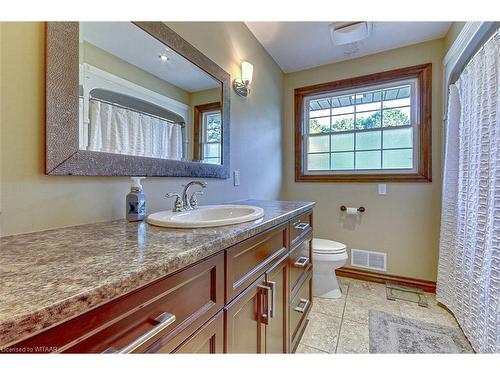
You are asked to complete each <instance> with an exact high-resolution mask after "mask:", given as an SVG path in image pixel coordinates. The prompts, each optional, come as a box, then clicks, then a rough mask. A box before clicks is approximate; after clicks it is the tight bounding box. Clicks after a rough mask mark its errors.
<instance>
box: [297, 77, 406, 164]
mask: <svg viewBox="0 0 500 375" xmlns="http://www.w3.org/2000/svg"><path fill="white" fill-rule="evenodd" d="M411 102H412V98H411V86H410V85H403V86H397V87H391V88H386V89H380V90H372V91H365V92H359V93H353V94H350V95H341V96H333V97H330V98H323V99H314V100H311V101H310V102H309V103H310V104H309V114H311V115H310V116H309V117H308V118H310V120H309V121H310V123H309V129H308V132H307V133H308V134H311V136H308V138H309V139H308V148H307V149H308V154H307V155H308V156H307V158H306V163H307V169H308V170H310V171H318V170H333V171H335V170H339V171H341V170H377V169H379V170H384V169H411V168H413V135H414V134H413V126H412V124H413V121H412V120H413V119H412V111H411V105H412V103H411ZM313 103H314V106H313ZM318 103H320V104H318ZM320 111H321V115H322V118H321V120H320V118H318V117H316V118H314V117H315V116H314V112H315V113H319V112H320ZM328 111H329V112H330V116H328V117H327V116H325V114H326V115H327V114H328ZM314 120H316V121H314ZM318 120H320V121H318ZM328 120H329V121H328ZM313 121H314V123H313ZM328 125H329V126H328ZM385 131H387V132H388V133H392V134H391V136H392V138H391V136H389V134H387V136H386V134H385ZM394 131H397V133H396V132H394ZM337 133H338V135H336V134H337ZM313 134H317V135H321V138H323V139H322V140H321V141H320V140H319V139H317V140H313V139H312V138H313ZM408 135H410V138H411V139H410V138H408ZM314 138H316V137H314ZM384 141H385V143H386V144H387V147H384ZM410 141H411V143H410V144H408V143H409V142H410ZM327 142H328V143H327ZM319 144H321V147H318V145H319ZM327 146H328V148H329V150H328V148H327ZM328 151H329V152H328ZM388 151H390V152H388ZM384 157H385V158H389V159H388V160H384ZM397 158H400V159H401V160H398V159H397ZM327 166H328V169H326V168H327Z"/></svg>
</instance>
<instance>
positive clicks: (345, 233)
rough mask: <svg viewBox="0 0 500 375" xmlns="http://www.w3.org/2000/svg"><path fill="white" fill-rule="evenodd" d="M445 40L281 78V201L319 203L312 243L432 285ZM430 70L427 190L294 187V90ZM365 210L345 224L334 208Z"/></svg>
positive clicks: (420, 186)
mask: <svg viewBox="0 0 500 375" xmlns="http://www.w3.org/2000/svg"><path fill="white" fill-rule="evenodd" d="M442 57H443V40H442V39H440V40H434V41H430V42H426V43H421V44H416V45H413V46H409V47H404V48H400V49H395V50H391V51H387V52H382V53H379V54H376V55H371V56H367V57H362V58H358V59H354V60H349V61H344V62H339V63H335V64H330V65H325V66H321V67H317V68H313V69H308V70H304V71H300V72H296V73H290V74H286V75H285V81H284V181H283V190H282V196H283V198H284V199H296V200H311V201H316V202H317V205H316V208H315V210H314V213H315V236H317V237H322V238H329V239H333V240H337V241H340V242H343V243H345V244H346V245H347V247H348V248H349V249H350V248H357V249H365V250H374V251H381V252H386V253H387V254H388V260H387V262H388V264H387V266H388V268H387V273H389V274H395V275H403V276H407V277H415V278H421V279H427V280H435V279H436V271H437V258H438V239H439V217H440V185H441V177H440V165H441V161H440V155H441V152H440V150H441V118H442V116H441V91H442V88H441V85H442V82H441V80H442V77H441V76H442V74H441V64H442V62H441V61H442ZM428 62H431V63H432V64H433V66H432V68H433V69H432V71H433V73H432V79H433V82H432V84H433V87H432V118H433V120H432V126H433V130H432V138H433V139H432V154H433V163H432V164H433V165H432V166H433V182H432V183H390V184H387V195H386V196H380V195H378V193H377V184H374V183H304V182H301V183H296V182H295V181H294V159H293V155H294V153H293V150H294V123H293V122H294V113H293V111H294V107H293V104H294V97H293V90H294V88H296V87H302V86H307V85H312V84H316V83H321V82H328V81H335V80H339V79H343V78H348V77H356V76H360V75H364V74H370V73H376V72H380V71H385V70H391V69H396V68H400V67H406V66H411V65H417V64H423V63H428ZM342 204H344V205H347V206H356V207H358V206H364V207H366V213H365V214H364V215H363V217H362V219H361V222H359V223H352V222H351V221H350V220H343V219H342V216H341V215H340V210H339V207H340V206H341V205H342Z"/></svg>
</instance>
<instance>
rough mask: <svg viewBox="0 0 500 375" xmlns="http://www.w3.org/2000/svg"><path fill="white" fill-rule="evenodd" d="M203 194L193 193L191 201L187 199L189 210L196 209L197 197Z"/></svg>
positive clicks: (200, 192)
mask: <svg viewBox="0 0 500 375" xmlns="http://www.w3.org/2000/svg"><path fill="white" fill-rule="evenodd" d="M203 194H205V193H204V192H203V191H195V192H194V193H193V194H192V195H191V199H189V204H190V205H191V208H193V209H196V208H198V197H197V196H198V195H203Z"/></svg>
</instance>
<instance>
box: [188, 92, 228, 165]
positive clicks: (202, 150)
mask: <svg viewBox="0 0 500 375" xmlns="http://www.w3.org/2000/svg"><path fill="white" fill-rule="evenodd" d="M194 117H195V131H194V145H195V147H194V155H193V156H194V160H198V161H201V162H203V163H210V164H222V115H221V105H220V103H219V102H216V103H208V104H203V105H198V106H196V107H195V116H194Z"/></svg>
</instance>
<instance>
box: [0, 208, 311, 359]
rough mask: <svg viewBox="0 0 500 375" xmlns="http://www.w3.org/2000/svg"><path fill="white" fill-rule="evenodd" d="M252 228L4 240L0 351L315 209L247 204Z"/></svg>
mask: <svg viewBox="0 0 500 375" xmlns="http://www.w3.org/2000/svg"><path fill="white" fill-rule="evenodd" d="M238 203H241V204H249V205H255V206H258V207H262V208H263V209H264V212H265V214H264V217H263V218H262V219H259V220H257V221H254V222H249V223H243V224H237V225H230V226H224V227H215V228H199V229H171V228H161V227H155V226H152V225H149V224H147V223H145V222H139V223H137V222H135V223H128V222H127V221H125V220H118V221H111V222H106V223H97V224H88V225H81V226H76V227H68V228H61V229H54V230H48V231H43V232H36V233H29V234H20V235H15V236H8V237H1V238H0V280H1V283H0V350H1V348H2V347H6V346H8V345H10V344H12V343H14V342H17V341H19V340H21V339H24V338H27V337H29V336H30V335H31V334H33V333H34V332H38V331H40V330H43V329H46V328H48V327H50V326H53V325H55V324H57V323H59V322H62V321H64V320H67V319H69V318H72V317H74V316H77V315H80V314H82V313H84V312H86V311H87V310H89V309H91V308H94V307H96V306H99V305H101V304H103V303H105V302H107V301H110V300H111V299H113V298H116V297H118V296H120V295H123V294H125V293H128V292H130V291H132V290H134V289H136V288H138V287H140V286H143V285H145V284H147V283H149V282H152V281H154V280H156V279H158V278H160V277H163V276H165V275H168V274H170V273H172V272H174V271H177V270H179V269H181V268H184V267H186V266H188V265H189V264H192V263H194V262H196V261H198V260H201V259H203V258H206V257H208V256H210V255H212V254H215V253H217V252H219V251H221V250H223V249H225V248H227V247H229V246H232V245H234V244H236V243H238V242H240V241H242V240H244V239H246V238H249V237H251V236H253V235H255V234H257V233H259V232H262V231H263V230H265V229H267V228H270V227H272V226H275V225H277V224H280V223H282V222H285V221H287V220H288V219H290V218H291V217H293V216H295V215H298V214H300V213H302V212H305V211H307V210H309V209H311V208H312V207H313V206H314V203H312V202H291V201H290V202H289V201H260V200H246V201H241V202H238Z"/></svg>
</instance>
